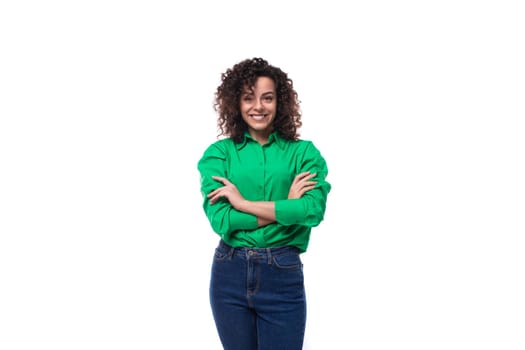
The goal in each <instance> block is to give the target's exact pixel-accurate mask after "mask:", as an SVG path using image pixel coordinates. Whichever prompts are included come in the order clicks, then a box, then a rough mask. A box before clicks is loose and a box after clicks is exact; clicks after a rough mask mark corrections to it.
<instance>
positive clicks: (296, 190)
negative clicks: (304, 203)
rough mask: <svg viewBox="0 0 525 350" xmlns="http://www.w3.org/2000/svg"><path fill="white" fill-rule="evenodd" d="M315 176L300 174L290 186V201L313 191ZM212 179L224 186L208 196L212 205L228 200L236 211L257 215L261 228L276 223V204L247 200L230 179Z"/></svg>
mask: <svg viewBox="0 0 525 350" xmlns="http://www.w3.org/2000/svg"><path fill="white" fill-rule="evenodd" d="M315 175H316V174H315V173H313V174H312V173H310V172H303V173H300V174H298V175H297V176H296V177H295V178H294V181H293V182H292V185H291V186H290V191H289V193H288V199H296V198H301V197H302V196H303V194H305V193H306V192H307V191H310V190H311V189H313V188H314V187H315V185H316V183H317V181H312V180H311V179H312V178H313V177H315ZM212 178H213V179H214V180H215V181H218V182H221V183H222V184H223V185H224V186H223V187H220V188H218V189H216V190H214V191H212V192H210V193H209V194H208V196H207V197H208V199H209V200H210V203H211V204H212V205H213V204H214V203H215V202H216V201H217V200H219V198H221V197H223V198H226V199H227V200H228V201H229V202H230V204H231V205H232V206H233V207H234V208H235V209H237V210H239V211H241V212H244V213H248V214H252V215H255V216H256V217H257V225H258V226H259V227H260V226H265V225H268V224H271V223H273V222H275V221H276V218H275V202H272V201H249V200H246V199H245V198H244V197H243V196H242V195H241V193H240V192H239V190H238V189H237V187H236V186H235V185H234V184H233V183H231V182H230V181H229V180H228V179H226V178H224V177H220V176H212Z"/></svg>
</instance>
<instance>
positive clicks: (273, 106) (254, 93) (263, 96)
mask: <svg viewBox="0 0 525 350" xmlns="http://www.w3.org/2000/svg"><path fill="white" fill-rule="evenodd" d="M240 109H241V115H242V119H243V120H244V121H245V122H246V124H247V125H248V132H249V133H250V135H251V136H252V137H253V138H254V139H256V140H257V141H259V142H263V143H264V142H266V141H268V136H269V135H270V133H271V132H272V131H273V120H274V119H275V113H276V111H277V93H276V91H275V83H274V82H273V80H272V79H271V78H268V77H259V78H257V80H256V81H255V85H254V86H253V87H248V86H245V87H244V90H243V92H242V95H241V103H240Z"/></svg>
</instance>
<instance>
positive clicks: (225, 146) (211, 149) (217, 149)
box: [204, 138, 235, 155]
mask: <svg viewBox="0 0 525 350" xmlns="http://www.w3.org/2000/svg"><path fill="white" fill-rule="evenodd" d="M234 146H235V143H234V142H233V140H232V139H231V138H224V139H221V140H217V141H215V142H213V143H212V144H210V145H209V146H208V147H207V148H206V149H205V150H204V155H207V154H221V153H223V154H225V153H227V152H228V150H229V149H230V148H231V147H234Z"/></svg>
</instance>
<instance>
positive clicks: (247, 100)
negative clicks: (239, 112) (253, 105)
mask: <svg viewBox="0 0 525 350" xmlns="http://www.w3.org/2000/svg"><path fill="white" fill-rule="evenodd" d="M242 100H243V101H244V102H251V101H252V100H253V96H250V95H245V96H244V97H243V98H242Z"/></svg>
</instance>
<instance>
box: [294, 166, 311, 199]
mask: <svg viewBox="0 0 525 350" xmlns="http://www.w3.org/2000/svg"><path fill="white" fill-rule="evenodd" d="M315 175H316V173H313V174H311V173H310V172H308V171H306V172H304V173H300V174H299V175H297V176H296V177H295V178H294V180H293V182H292V186H290V192H288V199H297V198H301V197H302V196H303V194H305V192H307V191H310V190H311V189H313V188H314V187H315V184H317V181H310V179H312V178H313V177H315Z"/></svg>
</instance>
